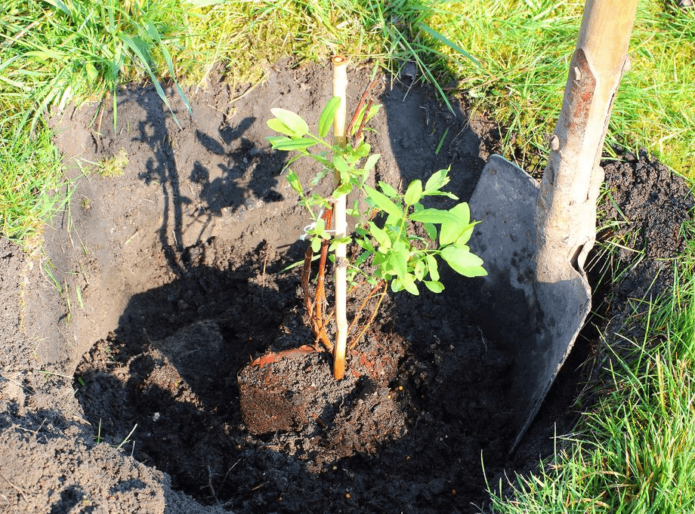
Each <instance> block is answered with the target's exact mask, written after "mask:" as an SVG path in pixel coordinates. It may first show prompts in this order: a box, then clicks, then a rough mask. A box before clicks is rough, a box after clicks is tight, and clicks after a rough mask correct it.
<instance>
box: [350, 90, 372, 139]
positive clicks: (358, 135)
mask: <svg viewBox="0 0 695 514" xmlns="http://www.w3.org/2000/svg"><path fill="white" fill-rule="evenodd" d="M373 104H374V101H373V100H369V104H367V111H366V112H365V114H364V116H362V121H361V122H360V128H359V129H357V134H355V141H360V140H361V139H362V129H364V124H365V123H367V113H368V112H369V109H371V108H372V105H373Z"/></svg>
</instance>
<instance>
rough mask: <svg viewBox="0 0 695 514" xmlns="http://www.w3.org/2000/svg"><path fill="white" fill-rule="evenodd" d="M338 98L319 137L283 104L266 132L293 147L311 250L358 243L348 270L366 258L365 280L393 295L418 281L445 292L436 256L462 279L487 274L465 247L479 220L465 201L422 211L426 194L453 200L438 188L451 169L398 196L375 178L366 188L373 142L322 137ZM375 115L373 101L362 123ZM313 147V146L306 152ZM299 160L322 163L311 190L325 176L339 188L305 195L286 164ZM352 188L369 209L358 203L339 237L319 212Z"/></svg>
mask: <svg viewBox="0 0 695 514" xmlns="http://www.w3.org/2000/svg"><path fill="white" fill-rule="evenodd" d="M339 102H340V99H339V98H333V99H332V100H330V101H329V102H328V104H327V105H326V107H325V109H324V111H323V113H322V114H321V116H320V118H319V122H318V132H317V133H318V135H314V134H312V133H311V132H310V130H309V125H308V124H307V123H306V121H304V119H302V118H301V116H299V115H298V114H296V113H293V112H291V111H288V110H285V109H272V111H271V112H272V113H273V115H274V116H275V118H273V119H271V120H269V121H268V126H269V127H270V128H271V129H273V130H274V131H276V132H279V133H280V134H283V135H282V136H271V137H269V138H268V140H269V141H270V144H271V146H272V147H273V148H274V149H275V150H281V151H287V152H291V151H294V152H297V155H296V156H294V157H293V158H292V159H290V161H289V163H288V164H287V166H286V167H287V168H288V173H287V180H288V182H289V184H290V186H291V187H292V189H294V191H295V192H297V194H298V195H299V203H300V205H302V206H303V207H305V208H306V209H307V211H308V212H309V214H310V216H311V217H312V219H313V223H312V224H311V225H310V226H309V227H307V229H306V230H305V235H304V237H305V238H306V239H308V240H309V241H311V246H312V249H313V251H314V252H318V251H319V249H320V248H321V244H322V242H323V241H330V242H331V249H332V247H334V246H335V245H337V244H343V243H345V244H346V243H351V242H353V240H354V242H355V243H356V244H357V245H359V246H360V248H362V253H361V255H359V256H358V257H357V259H356V260H355V261H354V262H353V263H352V271H353V275H354V274H356V273H360V272H361V269H360V267H361V266H362V265H364V264H365V263H367V262H368V261H369V260H370V259H371V265H372V267H373V268H374V270H373V271H372V272H370V274H365V276H366V278H367V281H368V282H369V283H372V284H376V283H378V282H380V281H382V280H383V281H386V282H387V283H390V284H391V289H392V290H393V291H394V292H396V291H401V290H406V291H408V292H409V293H411V294H414V295H417V294H419V289H418V285H417V284H418V283H419V282H422V283H424V284H425V286H426V287H427V288H428V289H429V290H430V291H432V292H435V293H439V292H441V291H443V290H444V285H443V284H442V283H441V282H440V275H439V264H438V258H441V259H442V260H443V261H445V262H446V263H447V264H448V265H449V266H450V267H451V268H452V269H453V270H454V271H456V272H457V273H459V274H461V275H463V276H466V277H479V276H484V275H486V274H487V273H486V271H485V269H484V268H483V266H482V265H483V261H482V259H480V258H479V257H478V256H476V255H475V254H473V253H472V252H471V250H470V248H469V247H468V245H467V243H468V240H469V239H470V237H471V235H472V234H473V228H474V227H475V225H476V222H474V221H471V219H470V210H469V208H468V204H467V203H465V202H461V203H458V204H456V205H455V206H454V207H452V208H451V209H448V210H442V209H434V208H427V207H425V206H424V204H423V203H422V201H423V200H424V199H425V198H427V197H430V196H446V197H448V198H451V199H453V200H458V198H457V197H456V196H455V195H453V194H452V193H450V192H447V191H444V190H443V188H444V186H446V185H447V184H448V183H449V176H448V171H449V170H448V169H447V170H440V171H437V172H436V173H434V174H433V175H432V176H431V177H430V178H429V179H428V180H427V182H425V184H424V185H423V183H422V181H421V180H415V181H413V182H411V183H410V185H409V186H408V187H407V189H406V191H405V193H403V194H401V193H399V192H398V191H397V190H396V189H395V188H394V187H393V186H391V185H389V184H386V183H384V182H379V184H378V189H377V188H373V187H370V186H369V185H367V179H368V178H369V174H370V172H371V171H372V169H374V167H375V166H376V163H377V161H378V160H379V157H380V156H379V154H371V153H370V152H371V146H370V145H369V144H368V143H366V142H364V141H363V140H362V139H361V138H360V139H359V140H358V141H356V142H355V144H354V145H345V146H343V145H337V144H336V145H332V144H329V143H327V142H326V141H324V138H325V137H326V136H327V135H328V132H329V131H330V128H331V125H332V123H333V118H334V117H335V113H336V111H337V109H338V106H339ZM377 112H378V106H373V107H372V108H370V109H369V111H367V109H366V108H364V109H362V111H361V112H360V113H359V114H358V116H359V117H360V123H359V125H363V123H362V122H361V119H363V118H365V117H366V119H365V120H364V121H365V122H366V121H368V120H369V119H370V118H372V117H373V116H374V115H375V114H376V113H377ZM350 135H351V136H352V135H353V134H350ZM316 148H318V151H314V152H309V150H310V149H316ZM301 157H310V158H312V159H314V160H315V161H318V162H319V163H321V164H322V165H323V167H322V170H321V171H320V172H318V173H317V174H316V176H315V177H314V178H313V180H312V181H311V185H310V187H312V188H313V187H314V186H316V185H317V184H319V183H320V182H321V181H322V180H323V179H324V178H325V177H326V176H327V175H328V174H329V173H332V174H333V175H334V176H335V177H337V178H339V180H336V181H335V183H336V184H338V186H337V187H335V188H334V190H333V192H332V194H331V195H330V196H329V197H323V196H321V195H319V194H317V193H311V194H310V193H309V192H308V191H307V190H306V189H305V187H304V186H303V185H302V183H301V181H300V179H299V176H298V175H297V174H296V173H295V172H294V171H292V169H291V168H289V166H290V165H292V164H293V163H294V162H295V161H296V160H297V159H299V158H301ZM355 190H360V191H362V192H363V193H364V195H365V197H366V201H367V203H368V204H369V206H370V209H369V210H368V211H365V212H363V211H360V208H359V202H358V201H355V203H354V206H353V208H352V209H351V210H350V212H349V214H350V215H351V216H353V217H355V218H357V219H359V222H358V226H357V228H356V230H355V235H354V238H353V237H351V236H349V237H345V238H341V239H336V238H335V237H333V235H332V233H331V231H330V230H327V229H326V226H325V222H324V220H323V218H322V216H321V212H322V210H323V209H328V208H330V207H331V203H332V202H333V201H334V200H335V199H336V198H338V197H340V196H343V195H349V194H350V193H352V192H353V191H355ZM375 220H377V221H375ZM380 221H381V222H380ZM416 224H421V225H422V226H423V228H424V230H425V233H426V234H427V236H428V237H427V238H424V237H421V236H419V235H417V232H416V231H415V230H413V227H414V226H415V225H416Z"/></svg>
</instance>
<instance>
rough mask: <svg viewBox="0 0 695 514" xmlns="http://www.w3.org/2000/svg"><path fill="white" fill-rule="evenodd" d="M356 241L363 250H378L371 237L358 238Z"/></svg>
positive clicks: (372, 251)
mask: <svg viewBox="0 0 695 514" xmlns="http://www.w3.org/2000/svg"><path fill="white" fill-rule="evenodd" d="M355 242H356V243H357V245H358V246H360V247H361V248H362V249H363V250H365V251H366V252H368V253H374V252H376V249H375V248H374V245H372V242H371V241H369V239H357V240H356V241H355Z"/></svg>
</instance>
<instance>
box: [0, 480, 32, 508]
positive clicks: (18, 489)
mask: <svg viewBox="0 0 695 514" xmlns="http://www.w3.org/2000/svg"><path fill="white" fill-rule="evenodd" d="M0 477H1V478H2V479H3V480H4V481H5V482H7V483H8V484H10V485H11V486H12V487H13V488H14V490H15V491H17V492H18V493H19V494H21V495H22V499H23V500H24V502H25V503H27V497H26V496H24V491H23V490H22V488H21V487H17V486H16V485H14V484H13V483H12V482H10V481H9V480H8V479H7V478H5V475H3V474H2V473H0Z"/></svg>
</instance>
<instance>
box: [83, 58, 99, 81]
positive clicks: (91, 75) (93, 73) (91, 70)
mask: <svg viewBox="0 0 695 514" xmlns="http://www.w3.org/2000/svg"><path fill="white" fill-rule="evenodd" d="M84 69H85V71H86V72H87V78H88V79H89V81H90V82H96V81H97V79H98V78H99V72H98V71H97V69H96V68H95V67H94V65H93V64H92V63H91V62H88V63H87V64H85V65H84Z"/></svg>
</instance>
